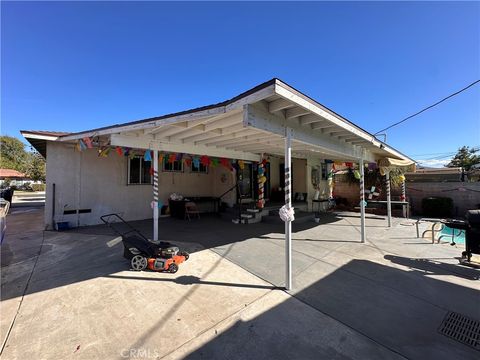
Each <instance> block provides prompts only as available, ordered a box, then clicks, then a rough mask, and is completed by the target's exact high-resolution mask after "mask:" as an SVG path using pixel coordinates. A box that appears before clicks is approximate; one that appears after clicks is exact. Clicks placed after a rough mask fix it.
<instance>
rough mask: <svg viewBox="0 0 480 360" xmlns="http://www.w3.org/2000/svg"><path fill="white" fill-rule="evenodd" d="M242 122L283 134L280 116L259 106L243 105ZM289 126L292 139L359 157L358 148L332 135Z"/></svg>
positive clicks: (329, 150)
mask: <svg viewBox="0 0 480 360" xmlns="http://www.w3.org/2000/svg"><path fill="white" fill-rule="evenodd" d="M244 124H245V125H247V126H251V127H254V128H257V129H259V130H260V131H266V132H267V133H273V134H277V135H280V136H282V135H283V136H284V134H285V128H286V122H285V120H283V119H282V118H281V117H278V116H275V115H274V114H271V113H269V112H267V111H265V110H263V109H262V108H260V107H259V106H256V105H245V107H244ZM289 127H290V128H291V130H292V132H293V136H292V140H295V141H298V142H301V143H304V144H307V145H313V146H315V147H317V148H319V150H322V149H324V150H325V151H326V152H327V151H328V152H331V153H333V154H337V155H336V156H338V157H340V158H359V157H360V152H359V149H358V148H357V147H355V146H353V145H352V144H348V143H345V142H343V141H342V142H340V141H338V140H336V139H334V138H333V137H332V136H328V135H325V134H321V133H318V132H312V131H311V130H310V131H309V130H308V129H305V128H304V127H302V126H301V125H292V124H290V125H289ZM367 160H368V161H374V160H375V159H374V158H373V154H371V153H368V154H367Z"/></svg>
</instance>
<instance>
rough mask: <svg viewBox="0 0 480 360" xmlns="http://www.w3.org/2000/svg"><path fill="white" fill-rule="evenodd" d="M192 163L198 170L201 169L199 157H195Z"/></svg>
mask: <svg viewBox="0 0 480 360" xmlns="http://www.w3.org/2000/svg"><path fill="white" fill-rule="evenodd" d="M192 163H193V166H195V167H196V168H199V167H200V158H199V157H198V156H194V157H193V158H192Z"/></svg>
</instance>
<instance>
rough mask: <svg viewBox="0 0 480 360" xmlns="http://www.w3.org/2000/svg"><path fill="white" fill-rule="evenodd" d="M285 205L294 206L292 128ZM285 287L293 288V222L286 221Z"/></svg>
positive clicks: (287, 146)
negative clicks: (292, 188)
mask: <svg viewBox="0 0 480 360" xmlns="http://www.w3.org/2000/svg"><path fill="white" fill-rule="evenodd" d="M285 132H286V134H285V206H286V207H287V208H288V209H290V208H291V207H292V196H291V194H292V191H291V186H292V185H291V184H292V182H291V168H292V146H291V140H292V130H291V129H289V128H286V129H285ZM285 267H286V274H285V275H286V277H285V288H286V289H287V290H291V289H292V222H291V221H285Z"/></svg>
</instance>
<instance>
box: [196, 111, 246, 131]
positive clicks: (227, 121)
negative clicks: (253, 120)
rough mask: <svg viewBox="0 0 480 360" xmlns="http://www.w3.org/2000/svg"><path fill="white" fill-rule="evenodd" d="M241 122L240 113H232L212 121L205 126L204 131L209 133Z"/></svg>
mask: <svg viewBox="0 0 480 360" xmlns="http://www.w3.org/2000/svg"><path fill="white" fill-rule="evenodd" d="M241 122H242V115H241V114H240V113H237V112H236V113H234V114H233V115H231V116H227V117H223V118H219V119H215V120H214V121H212V122H210V123H208V124H206V125H205V130H206V131H210V130H213V129H218V128H224V127H227V126H231V125H235V124H239V123H241Z"/></svg>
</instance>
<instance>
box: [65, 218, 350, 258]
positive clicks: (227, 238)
mask: <svg viewBox="0 0 480 360" xmlns="http://www.w3.org/2000/svg"><path fill="white" fill-rule="evenodd" d="M341 220H342V217H340V216H337V215H335V214H333V213H327V214H324V215H323V216H322V218H321V220H320V222H319V223H315V222H314V221H309V222H303V223H295V222H293V224H292V231H293V233H295V232H300V231H304V230H308V229H312V228H315V227H317V226H321V225H325V224H331V223H336V222H338V221H341ZM130 224H131V225H132V226H133V227H134V228H136V229H137V230H139V231H140V232H141V233H142V234H144V235H145V236H146V237H148V238H152V233H153V229H152V228H153V225H152V220H151V219H149V220H140V221H132V222H130ZM117 229H119V230H120V232H122V231H124V230H127V228H126V227H122V225H121V224H119V225H118V227H117ZM284 231H285V226H284V224H283V223H281V224H275V223H273V224H272V223H263V222H262V223H257V224H248V225H245V224H238V225H235V224H232V223H231V222H229V221H225V220H222V219H220V218H219V217H217V216H215V215H207V216H202V218H201V219H199V220H192V221H186V220H180V219H176V218H170V217H169V218H161V219H159V240H164V241H170V242H173V243H178V244H179V245H181V243H183V242H187V243H188V242H194V243H198V244H200V245H202V247H203V248H206V249H210V248H214V247H220V246H224V245H228V244H232V243H236V242H241V241H244V240H247V239H251V238H260V237H262V236H267V235H268V234H271V233H281V234H283V233H284ZM69 232H70V233H79V234H89V235H112V236H113V235H118V234H117V233H116V232H115V231H114V230H113V229H112V228H111V227H108V226H106V225H96V226H88V227H79V228H76V229H72V230H69Z"/></svg>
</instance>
